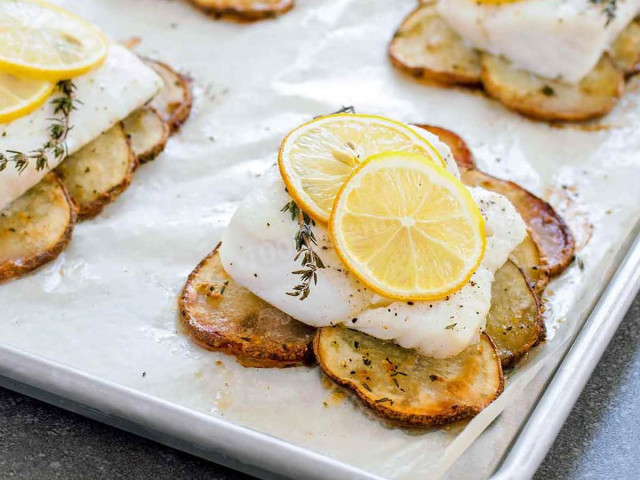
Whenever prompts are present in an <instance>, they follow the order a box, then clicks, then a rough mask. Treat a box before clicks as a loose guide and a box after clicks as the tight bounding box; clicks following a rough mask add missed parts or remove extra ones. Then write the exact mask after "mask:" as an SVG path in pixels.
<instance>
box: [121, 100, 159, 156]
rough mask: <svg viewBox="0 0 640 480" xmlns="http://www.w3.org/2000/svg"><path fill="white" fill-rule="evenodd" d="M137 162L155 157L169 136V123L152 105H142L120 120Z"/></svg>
mask: <svg viewBox="0 0 640 480" xmlns="http://www.w3.org/2000/svg"><path fill="white" fill-rule="evenodd" d="M122 126H123V128H124V132H125V133H126V134H127V136H128V137H129V142H130V144H131V150H133V154H134V155H135V156H136V158H137V160H138V163H146V162H150V161H151V160H153V159H155V158H156V157H157V156H158V155H160V153H161V152H162V151H163V150H164V147H165V145H166V144H167V139H168V138H169V125H168V124H167V123H166V122H165V121H164V120H163V119H162V117H161V116H160V115H158V112H156V111H155V110H154V109H153V108H152V107H142V108H139V109H138V110H136V111H135V112H133V113H131V114H130V115H129V116H128V117H127V118H125V119H124V120H123V121H122Z"/></svg>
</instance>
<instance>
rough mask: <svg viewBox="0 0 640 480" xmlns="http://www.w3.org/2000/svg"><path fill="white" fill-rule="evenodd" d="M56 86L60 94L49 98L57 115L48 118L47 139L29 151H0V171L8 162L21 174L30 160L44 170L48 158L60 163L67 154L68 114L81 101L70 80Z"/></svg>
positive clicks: (69, 127) (37, 168) (38, 168)
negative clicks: (51, 98)
mask: <svg viewBox="0 0 640 480" xmlns="http://www.w3.org/2000/svg"><path fill="white" fill-rule="evenodd" d="M56 88H57V89H58V91H59V92H60V93H61V94H62V95H61V96H60V97H56V98H54V99H53V100H51V105H53V113H54V114H55V115H58V116H57V117H54V118H51V119H49V121H50V122H51V125H49V127H48V130H49V140H47V141H46V142H45V143H44V145H42V147H40V148H37V149H35V150H32V151H30V152H26V153H24V152H17V151H15V150H7V151H6V152H0V172H2V171H3V170H4V169H5V168H7V165H8V164H9V163H12V164H13V166H14V168H15V169H16V170H17V171H18V174H21V173H22V172H24V171H25V169H26V168H27V167H28V166H29V163H31V162H32V161H33V162H35V164H36V170H38V171H40V170H44V169H46V168H47V167H48V166H49V160H54V163H60V161H62V159H63V158H64V157H66V155H67V144H66V143H65V141H66V139H67V135H68V133H69V130H71V125H70V124H69V116H70V115H71V112H72V111H73V110H75V109H76V104H78V103H82V102H80V100H77V99H76V94H75V90H76V86H75V84H74V83H73V81H71V80H60V81H59V82H58V83H57V84H56Z"/></svg>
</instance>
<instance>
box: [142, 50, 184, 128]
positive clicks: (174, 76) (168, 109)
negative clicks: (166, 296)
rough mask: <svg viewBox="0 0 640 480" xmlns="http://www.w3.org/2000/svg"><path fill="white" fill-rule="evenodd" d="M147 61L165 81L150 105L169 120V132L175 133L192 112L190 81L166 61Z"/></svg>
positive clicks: (164, 118) (165, 119) (163, 117)
mask: <svg viewBox="0 0 640 480" xmlns="http://www.w3.org/2000/svg"><path fill="white" fill-rule="evenodd" d="M145 62H146V64H147V65H149V66H150V67H151V68H153V69H154V70H155V71H156V72H157V73H158V75H160V77H161V78H162V80H163V82H164V87H163V88H162V89H161V90H160V91H159V92H158V93H157V94H156V96H155V97H153V99H152V100H151V102H150V103H149V105H150V106H151V107H153V108H154V109H155V111H156V112H158V114H159V115H160V117H161V118H162V119H163V120H164V121H165V122H167V124H168V125H169V132H170V133H175V132H177V131H178V129H179V128H180V126H181V125H182V124H183V123H184V122H185V120H186V119H187V118H188V117H189V114H190V113H191V105H192V104H193V95H192V93H191V86H190V85H189V81H188V80H187V78H186V77H185V76H184V75H181V74H179V73H178V72H176V71H175V70H174V69H173V68H171V67H170V66H169V65H167V64H165V63H162V62H158V61H157V60H149V59H146V60H145Z"/></svg>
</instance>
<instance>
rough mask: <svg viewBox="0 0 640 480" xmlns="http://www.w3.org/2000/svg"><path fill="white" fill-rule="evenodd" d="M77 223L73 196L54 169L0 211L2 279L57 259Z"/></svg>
mask: <svg viewBox="0 0 640 480" xmlns="http://www.w3.org/2000/svg"><path fill="white" fill-rule="evenodd" d="M75 223H76V209H75V205H74V204H73V200H71V197H69V194H68V193H67V190H66V189H65V188H64V185H63V184H62V182H61V181H60V179H59V178H58V177H57V176H56V174H55V173H49V174H47V176H45V177H44V179H42V181H41V182H40V183H38V184H37V185H36V186H34V187H32V188H31V189H30V190H29V191H27V192H26V193H25V194H24V195H22V196H21V197H19V198H18V199H16V200H14V201H13V202H12V203H11V204H10V205H9V206H8V207H7V208H5V209H4V210H2V211H0V282H2V281H5V280H9V279H11V278H17V277H20V276H22V275H24V274H26V273H28V272H30V271H32V270H35V269H36V268H38V267H40V266H41V265H44V264H45V263H47V262H50V261H52V260H54V259H55V258H56V257H57V256H58V255H60V253H61V252H62V251H63V250H64V249H65V248H66V247H67V245H68V244H69V241H70V240H71V234H72V232H73V227H74V226H75Z"/></svg>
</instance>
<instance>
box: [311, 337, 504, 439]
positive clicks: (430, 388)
mask: <svg viewBox="0 0 640 480" xmlns="http://www.w3.org/2000/svg"><path fill="white" fill-rule="evenodd" d="M313 347H314V352H315V354H316V358H317V360H318V363H319V364H320V368H321V369H322V371H323V372H324V373H325V374H326V375H327V376H328V377H329V378H331V380H333V381H334V382H335V383H337V384H338V385H341V386H343V387H345V388H346V389H348V390H350V391H351V392H353V393H354V394H355V395H356V397H357V398H358V399H359V400H360V401H361V402H362V403H363V404H364V405H365V406H366V407H368V408H370V409H371V410H372V411H373V412H375V413H376V414H377V415H379V416H380V417H382V418H384V419H386V420H388V421H390V422H392V423H394V424H398V425H402V426H409V427H431V426H437V425H443V424H446V423H450V422H454V421H456V420H461V419H463V418H467V417H470V416H473V415H476V414H477V413H478V412H480V411H481V410H482V409H483V408H485V407H486V406H487V405H489V404H490V403H491V402H492V401H493V400H494V399H495V398H496V397H497V396H498V395H500V393H502V390H503V387H504V382H503V377H502V368H501V365H500V359H499V357H498V354H497V352H496V349H495V347H494V345H493V342H492V341H491V339H490V338H489V337H488V336H487V335H484V334H483V335H482V338H481V341H480V343H478V344H476V345H472V346H470V347H468V348H467V349H466V350H464V351H463V352H462V353H460V354H459V355H457V356H456V357H453V358H448V359H442V360H438V359H435V358H428V357H423V356H421V355H418V354H416V353H415V352H414V351H413V350H408V349H405V348H402V347H400V346H398V345H396V344H395V343H393V342H390V341H383V340H379V339H377V338H374V337H371V336H369V335H366V334H364V333H360V332H356V331H354V330H349V329H347V328H343V327H325V328H321V329H319V330H318V332H317V333H316V337H315V339H314V343H313Z"/></svg>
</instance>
